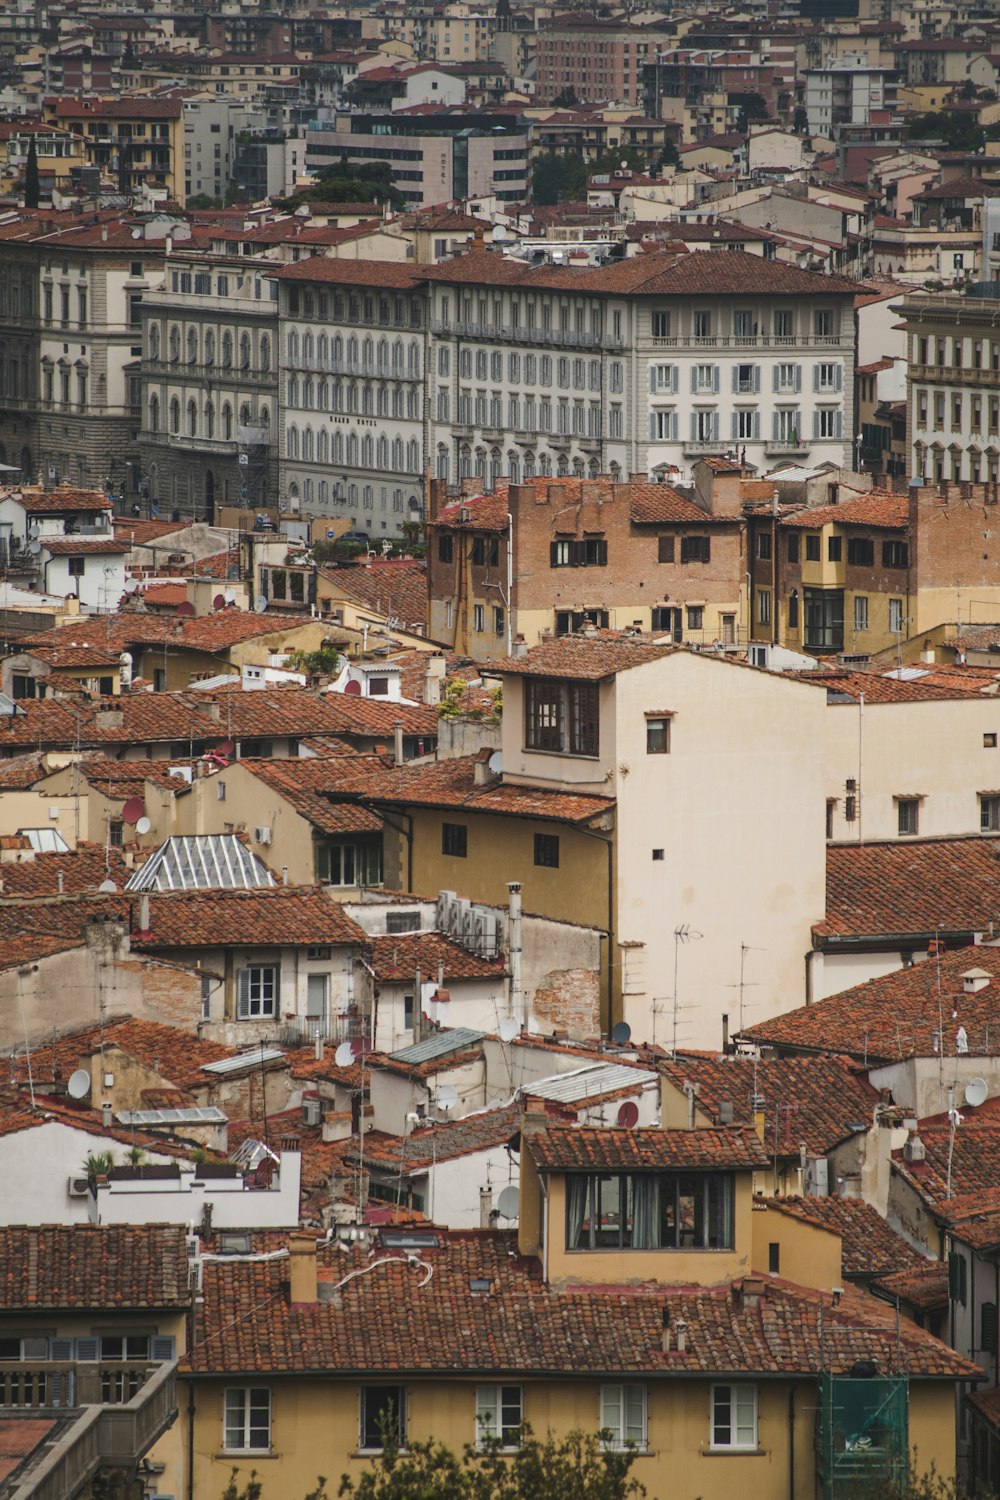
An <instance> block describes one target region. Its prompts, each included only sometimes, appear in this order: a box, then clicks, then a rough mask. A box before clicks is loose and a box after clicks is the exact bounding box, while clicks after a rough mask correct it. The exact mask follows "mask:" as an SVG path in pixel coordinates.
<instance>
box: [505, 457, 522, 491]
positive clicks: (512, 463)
mask: <svg viewBox="0 0 1000 1500" xmlns="http://www.w3.org/2000/svg"><path fill="white" fill-rule="evenodd" d="M507 478H508V479H509V480H510V482H511V484H520V483H521V460H520V459H519V458H518V456H517V454H516V453H515V452H514V450H513V449H511V450H510V451H509V452H508V454H507Z"/></svg>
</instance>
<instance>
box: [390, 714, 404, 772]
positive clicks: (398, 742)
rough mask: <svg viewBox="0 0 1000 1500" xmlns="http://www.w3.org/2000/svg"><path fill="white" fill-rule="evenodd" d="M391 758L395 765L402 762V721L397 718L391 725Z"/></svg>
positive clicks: (399, 764)
mask: <svg viewBox="0 0 1000 1500" xmlns="http://www.w3.org/2000/svg"><path fill="white" fill-rule="evenodd" d="M392 758H393V760H394V761H395V763H396V765H397V766H401V765H402V764H403V721H402V719H397V720H396V722H395V724H394V725H393V726H392Z"/></svg>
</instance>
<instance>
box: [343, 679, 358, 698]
mask: <svg viewBox="0 0 1000 1500" xmlns="http://www.w3.org/2000/svg"><path fill="white" fill-rule="evenodd" d="M344 692H345V693H347V695H348V696H349V697H351V698H359V697H360V696H361V684H360V682H358V680H357V678H356V677H351V678H350V679H349V680H348V681H347V682H345V683H344Z"/></svg>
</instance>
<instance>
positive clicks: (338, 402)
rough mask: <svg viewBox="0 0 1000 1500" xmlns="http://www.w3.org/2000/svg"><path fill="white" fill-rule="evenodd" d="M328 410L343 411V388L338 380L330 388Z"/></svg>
mask: <svg viewBox="0 0 1000 1500" xmlns="http://www.w3.org/2000/svg"><path fill="white" fill-rule="evenodd" d="M330 410H331V411H343V410H344V387H343V386H342V385H341V383H340V381H339V380H335V381H334V382H333V383H332V385H331V386H330Z"/></svg>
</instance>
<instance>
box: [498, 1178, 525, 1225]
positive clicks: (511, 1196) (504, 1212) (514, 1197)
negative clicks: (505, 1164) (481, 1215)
mask: <svg viewBox="0 0 1000 1500" xmlns="http://www.w3.org/2000/svg"><path fill="white" fill-rule="evenodd" d="M520 1207H521V1194H520V1191H519V1189H518V1188H516V1187H514V1185H513V1183H512V1184H511V1186H510V1187H505V1188H504V1190H503V1192H502V1193H501V1194H500V1196H499V1198H498V1199H497V1213H498V1214H499V1215H500V1217H501V1219H516V1218H517V1215H518V1211H519V1209H520Z"/></svg>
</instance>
